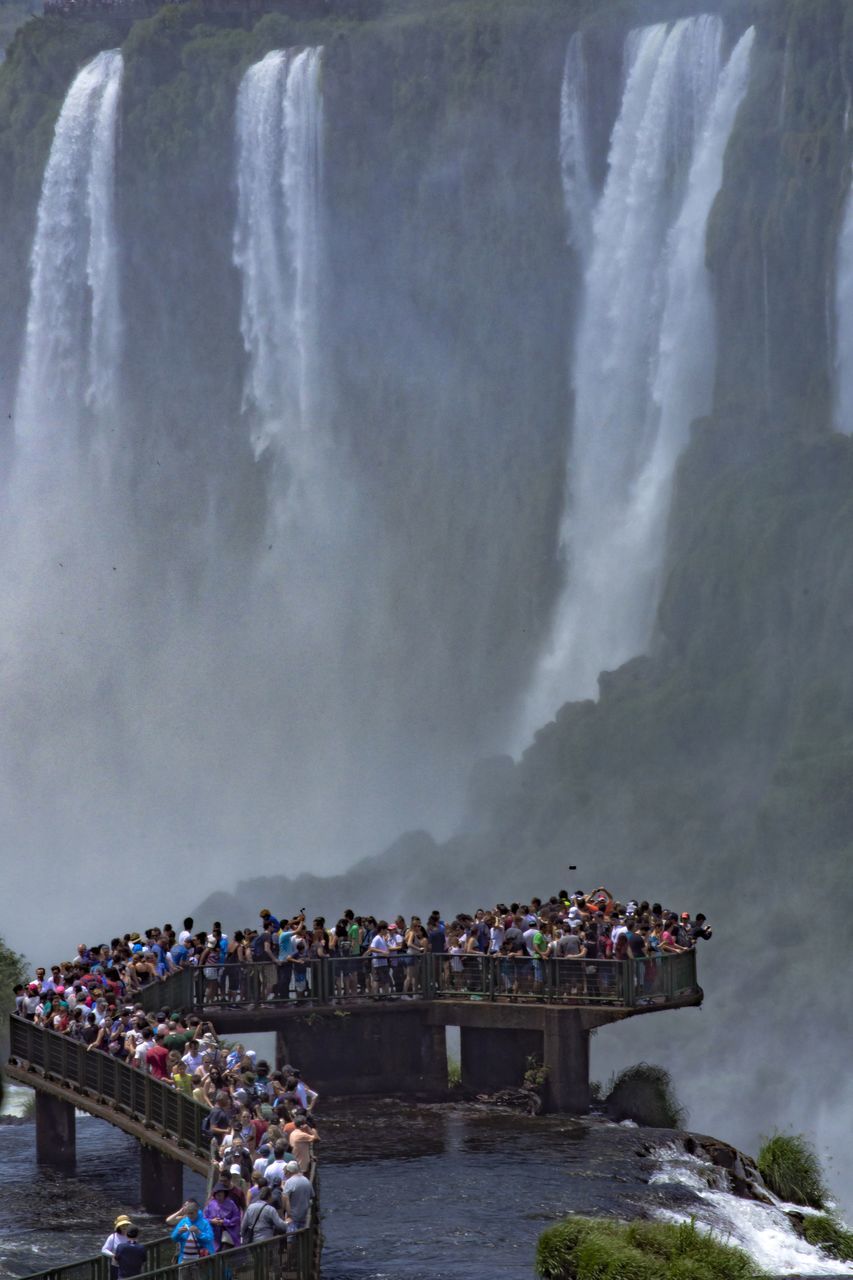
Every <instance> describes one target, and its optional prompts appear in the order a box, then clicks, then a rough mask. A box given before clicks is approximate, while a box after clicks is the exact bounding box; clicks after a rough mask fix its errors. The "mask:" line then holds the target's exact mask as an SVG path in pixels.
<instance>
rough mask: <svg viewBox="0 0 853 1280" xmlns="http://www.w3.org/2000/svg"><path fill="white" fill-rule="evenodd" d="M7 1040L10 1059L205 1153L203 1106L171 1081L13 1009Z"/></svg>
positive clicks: (197, 1153) (206, 1152) (204, 1157)
mask: <svg viewBox="0 0 853 1280" xmlns="http://www.w3.org/2000/svg"><path fill="white" fill-rule="evenodd" d="M9 1039H10V1045H9V1054H10V1058H11V1059H18V1060H20V1061H23V1062H25V1063H27V1064H28V1065H30V1066H33V1067H37V1068H40V1069H41V1070H42V1071H43V1072H44V1073H45V1075H47V1076H54V1077H56V1078H57V1079H58V1080H62V1081H64V1082H68V1083H70V1085H71V1087H72V1088H73V1089H74V1090H75V1091H79V1092H80V1093H82V1094H84V1095H87V1096H89V1097H93V1098H94V1099H95V1100H97V1101H98V1102H101V1103H107V1104H110V1105H111V1106H113V1107H115V1108H116V1109H117V1110H118V1111H121V1112H123V1113H124V1114H125V1115H129V1116H130V1117H131V1118H132V1119H134V1120H138V1121H140V1122H141V1123H142V1124H144V1125H146V1126H147V1127H149V1128H154V1129H159V1130H160V1131H161V1133H162V1134H164V1135H165V1136H167V1137H168V1138H170V1139H173V1140H174V1141H175V1142H176V1143H177V1144H178V1145H179V1146H183V1147H187V1148H189V1149H190V1150H191V1151H192V1152H193V1154H194V1155H196V1156H198V1157H200V1158H202V1159H205V1160H207V1159H208V1158H209V1155H210V1152H209V1148H208V1146H207V1143H206V1141H205V1135H204V1132H203V1128H202V1125H203V1121H204V1118H205V1116H206V1115H207V1108H206V1107H203V1106H202V1105H201V1104H200V1103H198V1102H196V1100H195V1099H194V1098H188V1097H187V1096H186V1094H184V1093H181V1092H180V1091H179V1090H178V1089H175V1088H174V1086H173V1085H170V1084H166V1083H165V1082H164V1081H162V1080H157V1079H155V1078H154V1077H153V1076H150V1075H148V1074H147V1073H145V1072H143V1071H140V1070H139V1069H138V1068H136V1067H129V1066H128V1065H127V1064H126V1063H124V1062H120V1061H118V1060H117V1059H116V1058H113V1057H111V1056H110V1055H109V1054H108V1053H102V1052H100V1050H94V1051H93V1052H91V1053H90V1052H89V1051H88V1050H87V1048H86V1046H85V1045H82V1044H79V1043H78V1042H77V1041H75V1040H72V1039H70V1038H69V1037H68V1036H64V1035H61V1034H60V1033H59V1032H57V1031H51V1030H49V1029H48V1028H47V1027H39V1026H37V1025H36V1024H35V1023H33V1022H28V1021H27V1019H26V1018H21V1017H19V1016H18V1015H17V1014H12V1015H11V1017H10V1018H9Z"/></svg>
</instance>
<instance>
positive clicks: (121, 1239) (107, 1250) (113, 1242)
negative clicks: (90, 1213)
mask: <svg viewBox="0 0 853 1280" xmlns="http://www.w3.org/2000/svg"><path fill="white" fill-rule="evenodd" d="M132 1226H133V1223H132V1222H131V1220H130V1218H129V1217H128V1216H127V1214H126V1213H120V1214H119V1215H118V1217H117V1218H116V1220H115V1222H114V1223H113V1229H112V1231H111V1232H110V1234H109V1235H108V1236H107V1238H106V1240H105V1241H104V1243H103V1245H102V1246H101V1253H102V1254H104V1255H105V1256H106V1257H107V1258H109V1260H110V1280H117V1277H118V1264H117V1262H116V1250H117V1249H118V1247H119V1245H122V1244H126V1243H127V1228H128V1227H132Z"/></svg>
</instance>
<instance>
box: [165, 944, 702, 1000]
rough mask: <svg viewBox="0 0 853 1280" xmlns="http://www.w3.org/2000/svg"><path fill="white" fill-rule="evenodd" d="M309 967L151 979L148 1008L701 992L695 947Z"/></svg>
mask: <svg viewBox="0 0 853 1280" xmlns="http://www.w3.org/2000/svg"><path fill="white" fill-rule="evenodd" d="M303 972H304V975H305V980H304V982H302V981H300V983H299V984H298V985H297V983H296V982H295V980H294V977H293V969H292V966H288V965H287V963H286V962H285V964H283V965H282V964H275V963H274V962H271V961H261V962H255V963H250V964H225V963H222V964H210V963H208V964H206V965H204V966H203V968H192V967H190V968H186V969H182V970H181V971H180V972H178V973H175V974H170V975H169V976H168V977H166V978H164V979H162V980H161V981H158V982H152V983H149V984H148V985H147V986H146V987H144V988H143V998H142V1001H141V1002H142V1004H143V1008H145V1009H146V1011H148V1012H160V1011H166V1010H173V1011H175V1010H178V1009H183V1010H185V1011H187V1010H195V1011H197V1012H208V1011H212V1010H215V1009H223V1008H235V1007H240V1008H247V1007H248V1008H252V1007H259V1006H268V1005H272V1006H275V1005H278V1006H279V1007H281V1006H284V1005H290V1006H298V1005H299V1004H300V1003H305V1004H311V1005H314V1006H316V1005H329V1004H343V1005H351V1004H359V1003H365V1002H369V1001H372V1000H376V999H379V998H382V997H383V996H390V997H391V998H395V997H400V996H405V995H409V996H411V998H413V999H418V1000H439V999H453V1000H464V999H473V1000H489V1001H497V1000H511V1001H518V1002H520V1003H543V1002H544V1003H547V1004H552V1003H558V1004H562V1005H566V1004H568V1005H575V1006H590V1007H602V1006H604V1007H614V1008H620V1009H625V1008H629V1009H632V1008H639V1007H643V1006H647V1005H653V1004H661V1005H666V1004H669V1003H673V1002H677V1001H679V1000H680V999H683V998H684V997H686V996H688V995H690V994H692V993H694V992H696V991H698V989H699V988H698V982H697V975H696V952H695V951H685V952H682V953H677V954H676V953H667V954H663V955H658V956H656V957H641V958H629V959H625V960H598V959H595V960H592V959H586V958H585V957H566V958H561V959H554V958H550V957H549V958H546V959H541V960H540V959H536V958H535V957H531V956H519V957H511V956H501V955H483V954H481V953H479V952H475V953H473V954H467V955H459V956H454V955H450V954H443V955H433V954H429V955H423V956H406V955H403V956H394V957H392V958H391V960H390V962H389V964H388V966H387V967H383V968H382V969H377V968H375V967H374V966H373V965H372V964H371V959H370V956H369V955H361V956H344V957H341V956H328V957H325V958H323V959H315V960H308V961H306V963H305V965H304V970H303ZM407 976H408V977H409V978H410V979H411V980H410V982H408V983H406V981H405V980H406V978H407ZM407 988H408V989H407Z"/></svg>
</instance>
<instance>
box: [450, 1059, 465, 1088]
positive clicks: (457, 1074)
mask: <svg viewBox="0 0 853 1280" xmlns="http://www.w3.org/2000/svg"><path fill="white" fill-rule="evenodd" d="M447 1086H448V1088H449V1089H461V1088H462V1067H461V1065H460V1064H459V1063H458V1062H457V1061H456V1059H455V1058H449V1059H448V1061H447Z"/></svg>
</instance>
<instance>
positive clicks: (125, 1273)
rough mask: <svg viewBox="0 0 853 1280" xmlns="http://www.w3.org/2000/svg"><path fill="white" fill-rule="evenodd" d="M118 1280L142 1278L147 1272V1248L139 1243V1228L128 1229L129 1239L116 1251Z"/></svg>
mask: <svg viewBox="0 0 853 1280" xmlns="http://www.w3.org/2000/svg"><path fill="white" fill-rule="evenodd" d="M116 1265H117V1268H118V1280H128V1278H129V1277H130V1276H140V1275H142V1272H143V1271H144V1270H145V1246H144V1245H141V1244H140V1243H139V1227H128V1228H127V1239H126V1240H125V1241H123V1243H122V1244H120V1245H119V1246H118V1248H117V1249H116Z"/></svg>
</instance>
